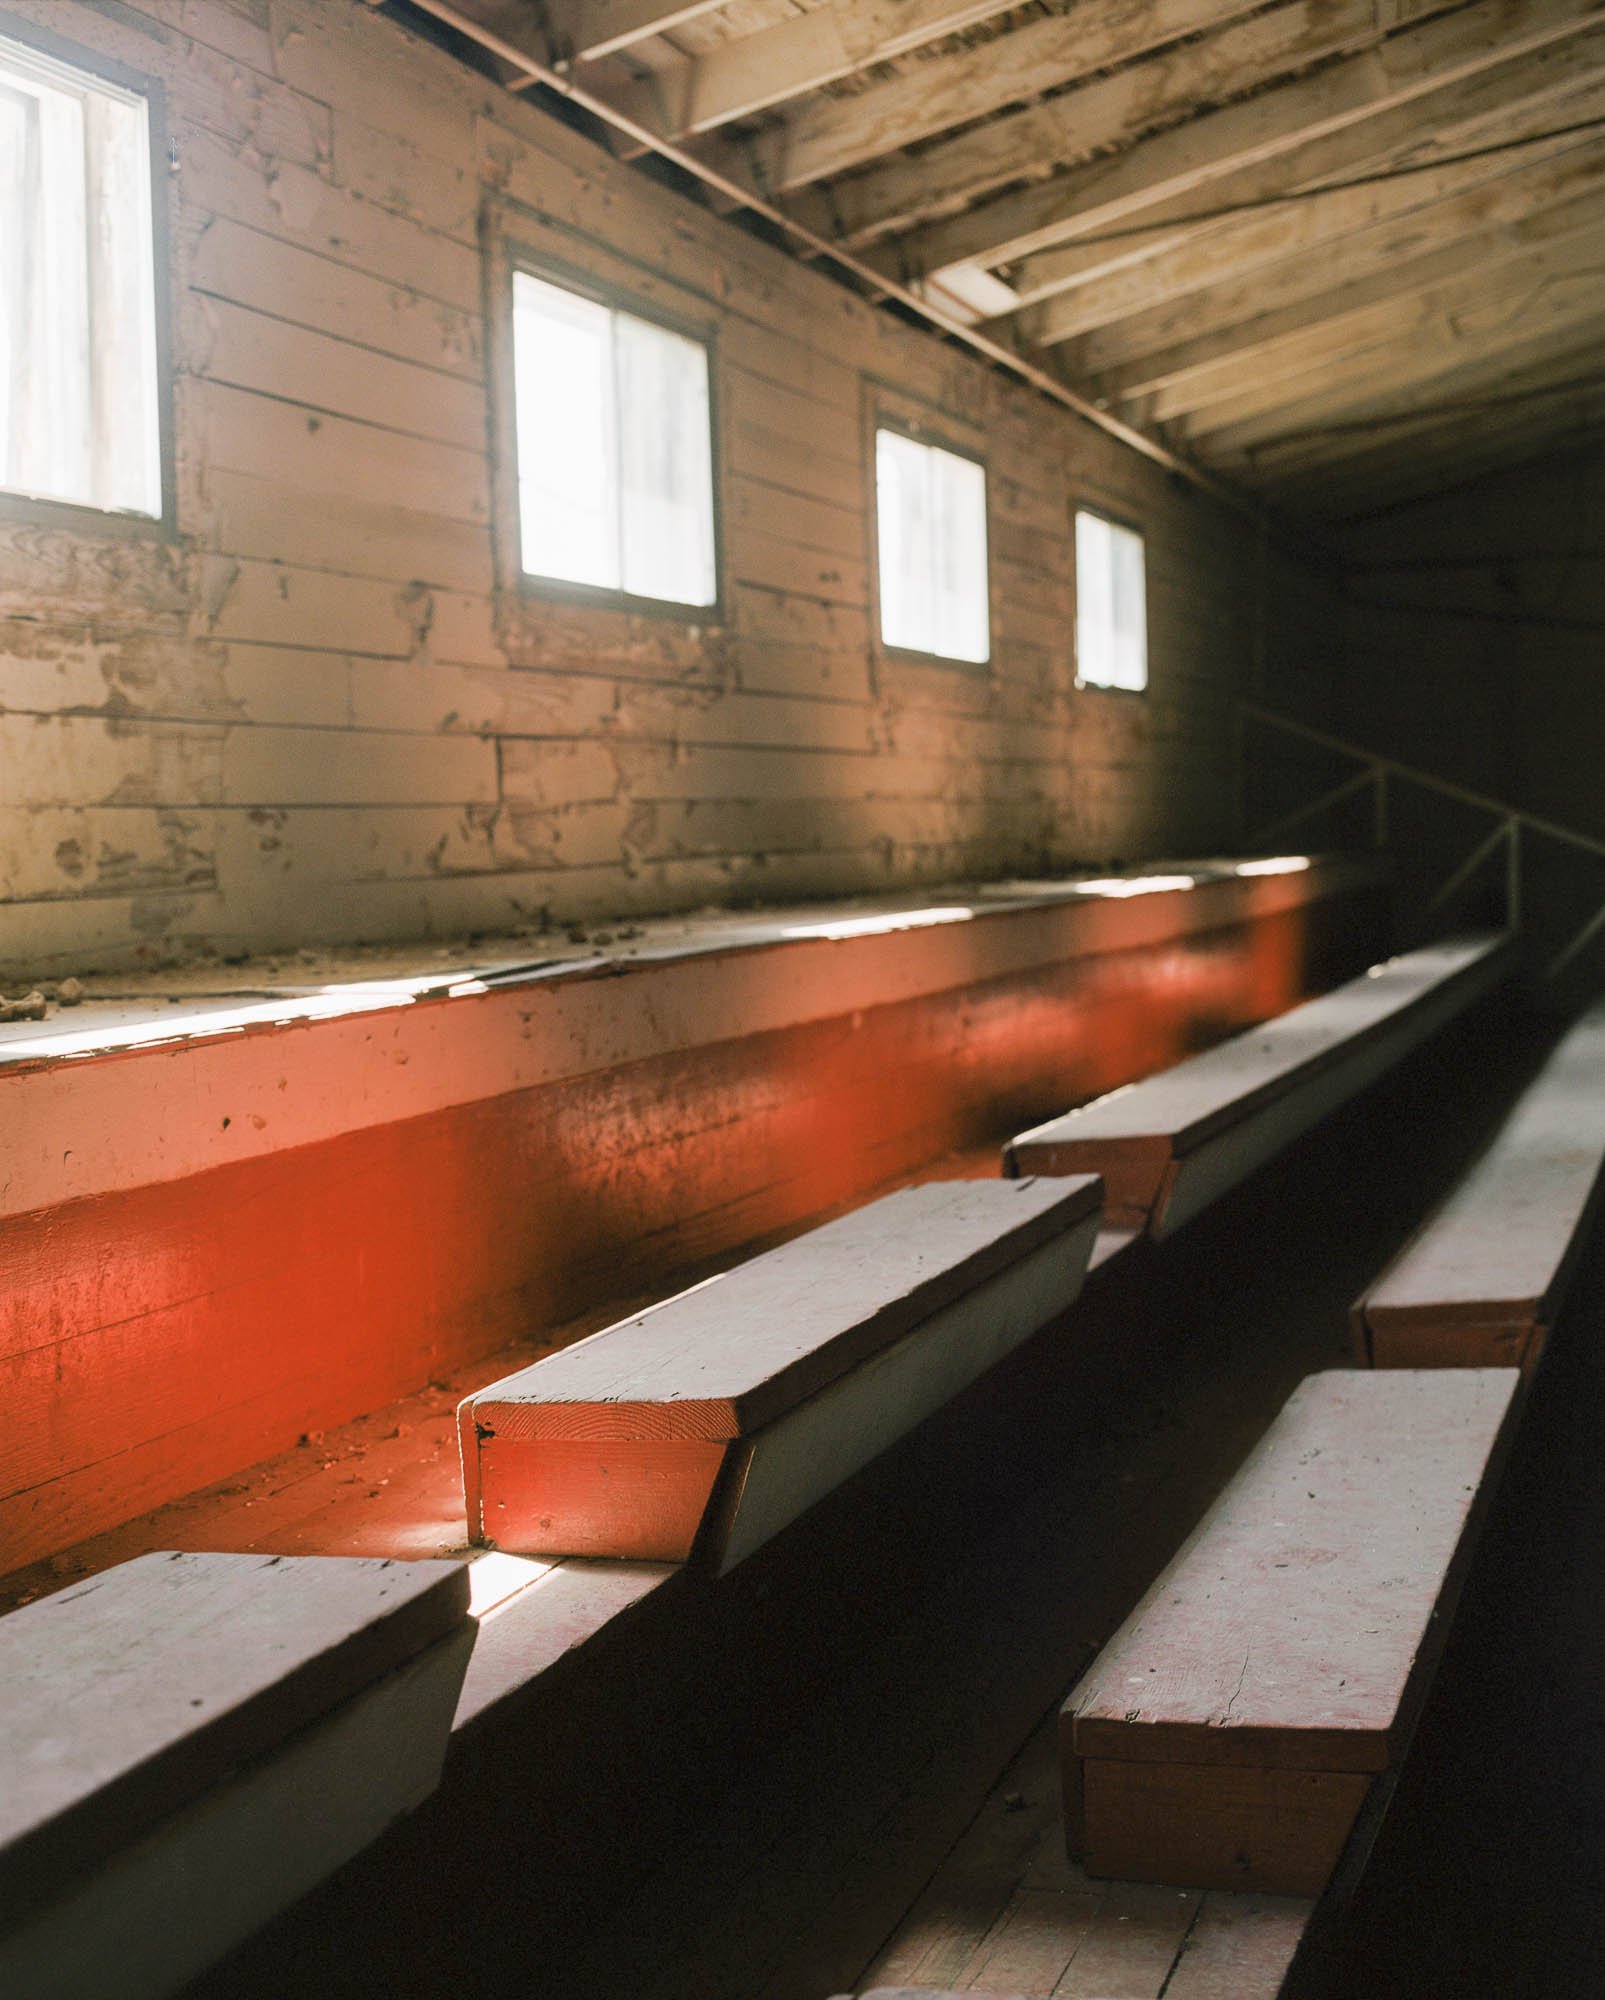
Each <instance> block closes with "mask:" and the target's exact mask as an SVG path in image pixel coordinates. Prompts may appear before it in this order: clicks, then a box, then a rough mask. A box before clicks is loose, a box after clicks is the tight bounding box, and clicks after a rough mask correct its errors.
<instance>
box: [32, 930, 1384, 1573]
mask: <svg viewBox="0 0 1605 2000" xmlns="http://www.w3.org/2000/svg"><path fill="white" fill-rule="evenodd" d="M1370 907H1371V906H1370V905H1369V903H1367V902H1365V901H1360V900H1357V899H1356V898H1354V897H1351V896H1340V897H1335V898H1332V899H1330V900H1328V901H1326V902H1324V903H1321V904H1319V905H1317V906H1315V907H1314V908H1313V909H1310V910H1304V909H1293V910H1289V911H1285V912H1283V913H1280V914H1277V915H1273V916H1268V917H1266V918H1263V919H1261V920H1259V921H1258V922H1257V923H1256V924H1254V925H1252V926H1250V927H1248V928H1246V929H1245V928H1243V927H1241V926H1239V927H1237V928H1235V929H1232V930H1227V931H1215V932H1210V933H1205V934H1203V935H1200V936H1197V937H1194V938H1191V939H1187V940H1183V941H1181V942H1179V943H1177V944H1174V945H1160V946H1156V947H1151V948H1145V949H1142V950H1137V951H1130V952H1122V953H1112V954H1109V955H1106V956H1101V957H1096V958H1086V959H1079V960H1076V961H1073V962H1071V963H1069V964H1062V965H1059V966H1056V967H1050V968H1046V969H1039V970H1037V971H1034V972H1032V973H1030V974H1029V975H1016V976H1010V977H1007V978H1003V979H994V980H991V981H987V982H984V983H982V984H979V985H977V986H975V987H972V988H969V989H964V990H960V991H956V992H951V993H939V994H936V995H933V996H930V997H927V998H922V999H918V1000H912V1001H905V1002H900V1003H898V1004H897V1005H894V1006H887V1007H880V1008H869V1009H866V1010H863V1011H861V1012H859V1013H858V1014H857V1015H856V1016H850V1017H844V1018H840V1019H836V1020H827V1021H824V1022H815V1023H811V1024H809V1025H807V1026H804V1027H800V1028H792V1029H785V1030H779V1031H775V1032H772V1033H767V1034H762V1035H754V1036H750V1037H747V1038H744V1039H740V1040H735V1041H726V1042H723V1043H719V1044H717V1045H714V1046H710V1047H707V1048H702V1049H698V1050H695V1051H692V1052H690V1053H688V1054H677V1055H673V1056H667V1057H656V1058H648V1059H643V1060H640V1061H636V1062H632V1063H629V1064H627V1065H625V1066H623V1067H621V1068H617V1069H613V1070H607V1071H602V1072H598V1073H595V1074H592V1075H589V1076H585V1077H581V1078H578V1079H570V1080H566V1081H563V1082H561V1083H556V1084H550V1085H543V1086H540V1087H538V1088H531V1089H525V1090H519V1091H512V1092H509V1093H508V1094H507V1095H505V1096H501V1097H496V1098H490V1099H482V1100H480V1101H478V1102H474V1103H470V1104H468V1105H464V1106H454V1107H450V1108H447V1109H444V1110H440V1111H433V1112H430V1113H428V1114H427V1115H423V1116H418V1117H413V1118H408V1119H403V1120H398V1121H396V1122H394V1123H391V1124H387V1125H382V1126H378V1127H375V1128H372V1129H369V1130H365V1131H361V1132H356V1133H350V1134H347V1135H345V1136H343V1137H339V1138H335V1139H330V1140H321V1141H319V1142H317V1143H314V1144H309V1145H304V1146H300V1147H296V1148H293V1149H290V1150H285V1151H282V1152H277V1153H272V1154H269V1155H267V1156H265V1157H261V1158H257V1159H251V1160H245V1161H242V1162H237V1163H235V1164H231V1165H228V1166H222V1167H217V1168H214V1169H211V1170H209V1171H206V1172H203V1173H199V1174H191V1175H189V1176H188V1177H186V1178H183V1179H179V1180H173V1181H168V1182H165V1183H162V1184H160V1185H154V1186H148V1187H138V1188H135V1189H133V1190H131V1191H128V1192H119V1193H114V1194H108V1195H105V1196H100V1197H95V1198H91V1199H84V1200H78V1201H74V1202H68V1203H64V1204H62V1205H60V1206H58V1207H54V1208H48V1209H41V1210H36V1211H33V1212H31V1213H29V1214H26V1215H21V1216H16V1217H12V1218H10V1219H8V1220H7V1221H6V1223H5V1225H4V1227H3V1229H0V1407H3V1408H5V1409H6V1410H8V1411H12V1412H26V1413H27V1421H25V1422H22V1423H17V1422H13V1423H10V1424H8V1425H6V1426H5V1427H3V1428H0V1571H3V1570H6V1569H9V1568H12V1567H15V1566H17V1565H20V1564H21V1563H23V1562H27V1561H31V1560H34V1559H36V1558H37V1557H39V1556H40V1555H44V1554H49V1553H51V1552H52V1551H54V1550H55V1549H57V1548H60V1547H63V1546H65V1545H67V1544H70V1543H71V1542H74V1541H76V1540H78V1539H80V1538H82V1537H84V1536H86V1535H89V1534H92V1533H95V1532H97V1531H99V1530H100V1529H102V1528H105V1527H109V1526H111V1525H113V1524H115V1523H116V1522H118V1521H121V1520H125V1519H127V1518H129V1517H130V1516H131V1515H133V1514H136V1513H139V1512H142V1511H144V1510H146V1509H148V1508H150V1507H153V1506H156V1505H158V1504H160V1503H161V1502H162V1501H163V1500H166V1499H169V1498H171V1497H173V1496H174V1495H177V1494H179V1493H183V1492H187V1491H189V1490H192V1489H193V1488H195V1487H197V1486H200V1485H204V1484H206V1483H208V1482H210V1481H212V1480H216V1479H219V1478H222V1477H224V1476H225V1475H227V1474H228V1473H230V1472H232V1471H235V1470H237V1469H238V1468H240V1467H242V1466H244V1465H247V1464H250V1463H252V1462H253V1461H254V1460H256V1459H258V1458H260V1457H263V1456H266V1455H267V1454H269V1453H271V1452H274V1451H277V1450H280V1449H282V1448H284V1447H285V1446H287V1445H289V1444H292V1443H293V1442H294V1441H295V1439H296V1437H297V1436H298V1435H299V1434H300V1433H301V1432H303V1431H306V1430H321V1429H325V1428H327V1427H329V1426H331V1425H333V1424H336V1423H340V1422H343V1421H345V1420H346V1419H348V1418H349V1417H351V1416H353V1415H356V1414H359V1413H360V1412H362V1411H364V1410H367V1409H371V1408H373V1407H375V1406H377V1405H378V1404H381V1403H383V1402H385V1401H387V1400H389V1399H390V1398H392V1397H394V1396H397V1395H400V1394H404V1393H406V1392H407V1391H408V1390H410V1389H412V1388H414V1387H416V1386H418V1385H420V1384H422V1383H423V1382H424V1381H426V1380H427V1379H428V1378H429V1377H430V1376H431V1374H432V1373H435V1372H438V1371H440V1370H444V1369H446V1368H448V1367H451V1366H455V1365H460V1364H461V1363H463V1362H464V1361H467V1360H472V1359H474V1358H476V1357H478V1356H480V1355H488V1354H490V1353H492V1352H494V1351H495V1350H497V1349H498V1348H500V1347H503V1346H505V1345H506V1344H507V1343H508V1342H509V1341H510V1340H512V1339H514V1338H516V1337H518V1336H521V1335H525V1334H528V1333H529V1332H530V1331H531V1330H532V1329H537V1328H539V1327H540V1326H542V1325H544V1324H548V1323H552V1322H555V1321H559V1320H561V1319H563V1318H565V1317H569V1316H572V1315H573V1314H574V1313H576V1312H578V1311H580V1310H583V1309H585V1308H587V1307H589V1306H592V1305H594V1304H595V1303H596V1302H597V1301H598V1300H602V1299H606V1298H607V1297H609V1296H613V1295H617V1294H618V1293H619V1292H620V1291H621V1290H623V1289H625V1288H626V1287H627V1286H628V1285H629V1284H631V1283H636V1284H639V1283H641V1282H649V1283H654V1284H655V1283H657V1282H658V1281H659V1280H661V1279H667V1278H668V1277H670V1276H671V1275H672V1273H673V1272H674V1271H675V1270H676V1269H677V1268H679V1267H683V1266H685V1265H686V1264H688V1263H691V1262H693V1261H695V1260H697V1259H699V1258H703V1257H706V1256H709V1255H713V1254H716V1253H718V1252H720V1251H722V1250H724V1249H726V1248H729V1247H731V1246H734V1245H739V1244H743V1243H746V1242H749V1241H751V1240H752V1239H754V1238H755V1237H759V1236H761V1235H763V1234H765V1233H766V1232H770V1231H775V1230H779V1229H782V1228H785V1227H787V1226H791V1225H795V1224H798V1223H800V1222H802V1221H804V1220H807V1219H809V1218H812V1217H815V1216H817V1215H819V1214H820V1213H822V1212H824V1211H826V1210H828V1209H831V1208H833V1207H836V1206H839V1205H843V1204H847V1203H849V1202H851V1201H854V1200H856V1199H858V1198H861V1197H863V1196H865V1195H867V1194H868V1193H869V1192H870V1191H871V1190H872V1189H874V1188H877V1187H878V1186H880V1185H882V1184H884V1183H885V1182H887V1181H888V1180H891V1179H893V1178H894V1177H896V1176H898V1175H901V1174H906V1173H908V1172H910V1171H912V1170H913V1169H914V1168H916V1167H917V1166H919V1165H920V1164H922V1163H924V1162H926V1161H929V1160H931V1159H934V1158H936V1157H938V1156H939V1155H941V1154H942V1153H944V1152H946V1151H949V1150H952V1149H954V1148H957V1147H961V1146H967V1145H976V1144H979V1143H982V1142H983V1141H987V1140H994V1139H996V1140H1001V1138H1002V1137H1004V1136H1005V1135H1007V1133H1009V1132H1010V1131H1013V1130H1018V1129H1019V1128H1020V1127H1021V1125H1023V1124H1026V1123H1029V1122H1031V1121H1032V1120H1035V1119H1040V1118H1041V1117H1043V1116H1045V1115H1047V1114H1049V1113H1050V1112H1053V1111H1056V1110H1059V1109H1061V1108H1063V1106H1064V1105H1065V1104H1066V1103H1067V1102H1069V1101H1071V1100H1074V1099H1077V1098H1081V1097H1086V1096H1090V1095H1093V1094H1095V1093H1097V1092H1100V1091H1103V1090H1106V1089H1109V1088H1111V1087H1112V1086H1114V1085H1115V1084H1118V1083H1120V1082H1123V1081H1126V1080H1128V1079H1129V1078H1131V1077H1133V1076H1135V1075H1139V1074H1144V1073H1146V1072H1147V1071H1149V1070H1152V1069H1154V1068H1156V1067H1159V1066H1161V1065H1162V1064H1164V1063H1167V1062H1170V1061H1174V1060H1175V1059H1176V1058H1177V1057H1179V1056H1181V1055H1183V1054H1185V1053H1187V1052H1188V1051H1189V1050H1191V1049H1193V1048H1195V1047H1198V1046H1200V1045H1201V1044H1202V1043H1204V1042H1207V1041H1210V1040H1214V1039H1216V1038H1218V1037H1219V1036H1220V1035H1223V1034H1226V1033H1229V1032H1232V1031H1233V1030H1235V1029H1237V1028H1239V1027H1242V1026H1244V1025H1247V1024H1249V1023H1250V1022H1252V1021H1255V1020H1258V1019H1262V1018H1263V1017H1264V1016H1266V1015H1267V1014H1269V1013H1272V1012H1275V1011H1277V1010H1279V1009H1280V1008H1283V1007H1286V1006H1288V1005H1290V1004H1292V1003H1293V1002H1294V1001H1296V1000H1298V999H1300V998H1302V997H1304V996H1305V994H1306V992H1307V991H1309V990H1312V989H1313V987H1314V986H1316V985H1318V984H1322V983H1326V982H1328V981H1330V980H1331V979H1333V978H1335V977H1338V976H1340V975H1341V974H1343V973H1345V972H1348V971H1351V970H1353V969H1354V968H1355V966H1356V965H1357V964H1358V963H1362V962H1363V959H1364V953H1365V951H1366V948H1367V946H1368V945H1369V944H1370V943H1372V942H1374V939H1371V938H1368V937H1367V936H1366V935H1365V932H1366V929H1367V923H1366V921H1365V919H1366V918H1367V917H1368V915H1369V910H1370ZM1317 966H1318V970H1315V969H1312V968H1316V967H1317ZM454 1004H456V1003H454ZM462 1021H463V1032H464V1033H465V1034H469V1035H471V1034H472V1023H473V1015H472V1012H471V1011H464V1013H463V1015H462ZM165 1059H167V1057H166V1054H165V1052H162V1053H158V1054H154V1055H152V1056H149V1057H131V1058H122V1059H121V1060H125V1061H137V1060H165ZM236 1059H237V1061H238V1063H239V1065H240V1068H241V1073H242V1082H241V1095H242V1099H248V1098H249V1096H250V1093H251V1090H252V1088H253V1087H255V1088H258V1089H261V1090H264V1091H265V1090H269V1089H272V1088H275V1087H276V1083H275V1082H274V1081H273V1080H274V1079H276V1078H277V1075H278V1072H279V1070H280V1069H281V1068H282V1066H283V1064H284V1062H285V1060H286V1057H285V1054H284V1052H283V1048H282V1047H281V1038H280V1037H278V1036H276V1035H272V1034H268V1035H253V1036H249V1037H244V1038H241V1039H240V1040H239V1041H238V1043H237V1045H236Z"/></svg>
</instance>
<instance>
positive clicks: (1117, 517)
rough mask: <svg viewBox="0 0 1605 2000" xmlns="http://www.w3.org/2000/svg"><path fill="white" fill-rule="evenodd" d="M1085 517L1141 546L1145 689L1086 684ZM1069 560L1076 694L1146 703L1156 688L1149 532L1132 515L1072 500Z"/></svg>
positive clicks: (1110, 682) (1117, 685)
mask: <svg viewBox="0 0 1605 2000" xmlns="http://www.w3.org/2000/svg"><path fill="white" fill-rule="evenodd" d="M1082 514H1089V515H1091V517H1092V518H1093V519H1094V520H1095V521H1102V522H1103V523H1104V524H1105V526H1106V527H1110V528H1120V529H1122V530H1124V532H1125V533H1126V534H1128V535H1135V536H1136V537H1137V540H1138V541H1139V542H1140V543H1141V544H1142V686H1141V687H1124V686H1122V685H1120V684H1119V683H1117V682H1114V681H1089V680H1084V679H1083V678H1082V674H1081V564H1080V561H1079V557H1078V553H1077V551H1078V545H1079V540H1080V537H1079V535H1078V533H1077V529H1076V521H1077V519H1078V517H1079V516H1080V515H1082ZM1070 560H1071V565H1072V574H1073V576H1074V580H1075V615H1074V617H1073V618H1072V619H1071V622H1070V648H1071V654H1070V664H1071V667H1072V670H1073V675H1072V677H1073V681H1074V686H1075V692H1076V693H1077V694H1108V695H1124V696H1126V697H1127V699H1128V700H1132V701H1142V700H1144V699H1146V697H1147V694H1148V691H1149V689H1150V688H1151V687H1152V686H1153V659H1152V656H1151V654H1150V652H1149V647H1148V536H1147V533H1146V531H1145V530H1144V529H1143V528H1142V527H1141V526H1139V524H1138V523H1137V522H1136V521H1135V520H1134V519H1133V518H1132V517H1131V516H1129V515H1125V514H1120V513H1117V512H1116V511H1115V509H1113V508H1112V507H1100V506H1096V505H1094V504H1093V503H1092V502H1091V501H1088V500H1072V501H1071V503H1070Z"/></svg>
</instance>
